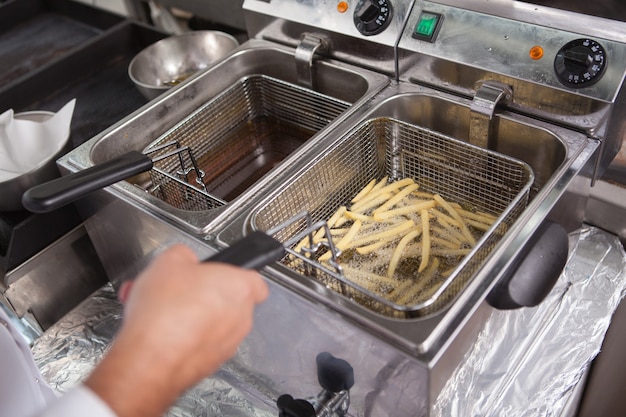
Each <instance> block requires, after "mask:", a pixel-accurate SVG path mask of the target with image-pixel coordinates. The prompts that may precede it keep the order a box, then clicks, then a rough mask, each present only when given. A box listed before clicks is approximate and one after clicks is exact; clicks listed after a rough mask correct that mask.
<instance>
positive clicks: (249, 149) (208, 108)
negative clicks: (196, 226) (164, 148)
mask: <svg viewBox="0 0 626 417" xmlns="http://www.w3.org/2000/svg"><path fill="white" fill-rule="evenodd" d="M349 107H350V103H347V102H344V101H341V100H337V99H335V98H333V97H330V96H327V95H322V94H320V93H317V92H315V91H313V90H309V89H306V88H302V87H299V86H297V85H294V84H290V83H287V82H284V81H281V80H278V79H275V78H271V77H267V76H264V75H251V76H248V77H244V78H242V79H240V80H239V81H238V82H236V83H235V84H233V85H232V86H231V87H229V88H228V89H227V90H225V91H224V92H222V93H221V94H220V95H218V96H217V97H215V98H214V99H212V100H210V101H209V102H207V103H205V104H204V105H202V106H201V107H199V108H198V109H197V110H195V111H194V112H193V113H192V114H191V115H189V116H188V117H187V118H185V119H184V120H182V121H180V122H179V123H178V124H177V125H175V126H174V127H173V128H171V129H170V130H168V131H167V132H166V133H164V134H163V135H162V136H161V137H159V138H158V139H156V140H155V141H154V142H153V143H151V144H150V146H148V148H147V149H150V148H154V147H156V146H159V145H161V144H163V143H169V142H173V143H178V144H180V146H187V147H188V148H190V149H191V151H192V152H193V155H194V156H195V159H196V160H197V162H198V165H199V168H200V170H201V171H202V172H203V174H204V178H203V182H204V184H205V186H204V187H203V186H202V185H198V184H196V175H195V174H194V171H193V170H191V169H189V168H187V167H191V166H192V163H191V161H190V160H189V157H188V155H181V156H180V157H179V158H166V159H163V160H161V161H159V162H157V163H155V165H154V168H153V169H152V170H151V171H150V179H151V183H150V184H147V185H145V184H144V185H142V186H141V187H142V188H144V189H146V190H147V191H148V192H150V193H151V194H152V195H154V196H156V197H157V198H159V199H161V200H163V201H165V202H167V203H168V204H171V205H173V206H174V207H176V208H179V209H183V210H190V211H200V210H210V209H212V208H216V207H219V206H222V205H224V204H226V203H227V202H229V201H231V200H233V199H234V198H236V197H237V196H238V195H240V194H241V193H243V192H244V191H245V190H246V189H247V188H249V187H250V186H251V185H252V184H254V182H256V181H257V180H259V179H260V178H261V177H262V176H263V175H264V174H265V173H267V172H268V171H269V170H270V169H272V168H273V167H274V166H275V165H276V164H278V163H279V162H280V161H282V160H283V159H284V158H286V157H287V156H288V155H289V154H291V153H292V152H293V151H295V150H296V149H297V148H298V147H299V146H300V145H302V144H303V143H304V142H305V141H307V140H308V139H309V138H310V137H311V136H313V135H314V134H315V133H317V132H318V131H319V130H321V129H322V128H324V127H325V126H326V125H327V124H328V123H330V122H331V121H332V120H333V119H334V118H336V117H337V116H339V115H340V114H341V113H342V112H343V111H345V110H346V109H348V108H349ZM156 155H157V156H158V155H159V153H158V152H157V153H156ZM137 185H139V184H137Z"/></svg>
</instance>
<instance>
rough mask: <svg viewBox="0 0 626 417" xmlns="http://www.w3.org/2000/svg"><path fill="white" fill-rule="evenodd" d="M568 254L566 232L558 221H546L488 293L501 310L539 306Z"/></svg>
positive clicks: (555, 279) (493, 305) (490, 302)
mask: <svg viewBox="0 0 626 417" xmlns="http://www.w3.org/2000/svg"><path fill="white" fill-rule="evenodd" d="M568 254H569V240H568V236H567V232H566V231H565V229H564V228H563V227H562V226H561V225H560V224H558V223H555V222H552V221H545V222H544V223H542V224H541V225H540V226H539V228H538V229H537V231H536V232H535V234H534V235H533V236H532V238H531V239H530V241H529V243H528V244H527V245H526V247H525V249H524V250H523V251H522V254H521V255H520V256H519V257H518V258H517V261H516V262H515V263H514V264H513V266H512V267H511V268H509V270H508V271H507V276H506V277H505V278H503V279H501V280H500V281H499V282H498V283H497V284H496V286H495V287H494V288H493V289H492V290H491V292H490V293H489V295H488V296H487V302H488V303H489V304H490V305H491V306H492V307H495V308H497V309H500V310H511V309H515V308H520V307H533V306H536V305H538V304H539V303H540V302H541V301H543V299H544V298H545V297H546V296H547V295H548V293H549V292H550V291H551V290H552V287H554V284H555V283H556V281H557V279H558V278H559V276H560V275H561V272H562V271H563V268H564V267H565V264H566V263H567V258H568Z"/></svg>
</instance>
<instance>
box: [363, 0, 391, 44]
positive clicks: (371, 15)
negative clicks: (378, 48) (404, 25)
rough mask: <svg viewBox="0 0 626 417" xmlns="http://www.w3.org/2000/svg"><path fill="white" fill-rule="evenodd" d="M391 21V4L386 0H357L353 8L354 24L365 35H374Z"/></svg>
mask: <svg viewBox="0 0 626 417" xmlns="http://www.w3.org/2000/svg"><path fill="white" fill-rule="evenodd" d="M389 22H391V4H390V3H389V2H388V1H387V0H359V2H358V3H357V5H356V7H355V10H354V25H355V26H356V28H357V30H358V31H359V32H361V33H362V34H363V35H365V36H371V35H376V34H378V33H380V32H382V31H383V30H385V29H386V28H387V26H389Z"/></svg>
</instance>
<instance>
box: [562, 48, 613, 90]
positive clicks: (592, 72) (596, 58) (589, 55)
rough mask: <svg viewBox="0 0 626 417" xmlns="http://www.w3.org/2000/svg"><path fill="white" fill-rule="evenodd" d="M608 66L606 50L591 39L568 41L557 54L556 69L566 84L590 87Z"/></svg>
mask: <svg viewBox="0 0 626 417" xmlns="http://www.w3.org/2000/svg"><path fill="white" fill-rule="evenodd" d="M605 68H606V51H605V50H604V48H603V47H602V45H600V44H599V43H598V42H596V41H594V40H591V39H576V40H573V41H571V42H568V43H567V44H566V45H565V46H563V47H562V48H561V49H560V50H559V52H558V53H557V54H556V58H555V59H554V70H555V71H556V75H557V77H558V79H559V81H561V83H563V84H564V85H566V86H569V87H575V86H580V87H588V86H590V85H593V84H594V83H596V82H598V81H599V80H600V78H601V77H602V74H603V73H604V69H605Z"/></svg>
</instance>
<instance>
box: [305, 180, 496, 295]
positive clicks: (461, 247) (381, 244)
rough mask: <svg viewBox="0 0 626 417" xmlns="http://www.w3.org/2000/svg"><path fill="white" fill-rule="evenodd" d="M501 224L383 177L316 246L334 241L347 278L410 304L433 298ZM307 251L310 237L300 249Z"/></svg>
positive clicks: (323, 258)
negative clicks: (478, 243)
mask: <svg viewBox="0 0 626 417" xmlns="http://www.w3.org/2000/svg"><path fill="white" fill-rule="evenodd" d="M495 220H496V217H495V216H493V215H491V214H488V213H481V212H477V211H472V210H468V209H467V208H464V207H462V206H461V205H459V204H458V203H455V202H450V201H446V200H445V199H444V198H443V197H442V196H441V195H439V194H430V193H428V192H424V191H421V190H420V186H419V184H417V183H416V182H415V181H414V180H413V179H411V178H405V179H402V180H399V181H394V182H391V183H389V182H388V179H387V177H384V178H382V179H381V180H376V179H372V180H371V181H369V182H368V183H367V185H366V186H365V187H364V188H363V189H361V190H360V191H359V192H358V193H357V194H356V195H355V196H354V198H352V200H351V201H350V205H347V206H341V207H340V208H339V209H338V210H337V211H336V212H335V213H334V214H333V215H332V216H331V218H330V219H329V220H328V226H329V232H330V236H325V232H324V230H323V229H322V230H321V231H318V232H317V233H315V235H314V237H313V241H314V243H319V242H322V241H324V240H326V239H329V238H330V239H333V242H336V243H335V245H334V246H335V247H336V248H337V249H339V250H340V252H341V253H340V254H338V260H339V263H340V265H341V266H342V268H343V271H344V276H345V278H346V279H348V280H350V281H352V282H354V283H355V284H356V285H358V286H360V287H362V288H365V289H367V290H369V291H371V292H374V293H376V294H378V295H379V296H382V297H384V298H386V299H388V300H390V301H392V302H394V303H396V304H400V305H407V303H415V302H419V300H420V299H422V298H420V297H424V296H426V297H427V296H428V294H433V293H434V292H435V291H436V290H437V288H438V285H437V284H438V283H440V282H441V281H442V280H444V279H445V278H446V277H447V276H448V275H449V274H451V273H452V272H453V271H454V269H455V268H456V265H457V264H458V263H459V262H460V261H461V259H462V258H463V257H464V256H466V255H467V254H468V253H470V252H471V250H472V248H473V247H474V246H475V245H476V241H477V238H478V237H479V236H480V235H481V234H482V233H484V232H485V231H487V230H489V229H490V228H491V226H492V225H493V223H494V222H495ZM308 244H309V238H308V237H307V238H304V239H303V240H302V241H301V242H300V243H298V245H297V246H296V247H295V250H297V251H300V250H302V248H304V247H306V245H308ZM307 256H308V255H307ZM331 257H332V254H331V253H330V251H329V250H326V252H321V253H320V252H318V256H317V260H318V261H319V262H322V263H324V262H327V261H329V260H330V259H331ZM433 287H434V288H433Z"/></svg>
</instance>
